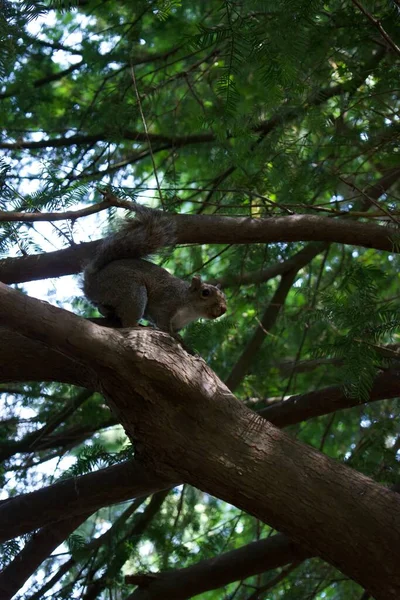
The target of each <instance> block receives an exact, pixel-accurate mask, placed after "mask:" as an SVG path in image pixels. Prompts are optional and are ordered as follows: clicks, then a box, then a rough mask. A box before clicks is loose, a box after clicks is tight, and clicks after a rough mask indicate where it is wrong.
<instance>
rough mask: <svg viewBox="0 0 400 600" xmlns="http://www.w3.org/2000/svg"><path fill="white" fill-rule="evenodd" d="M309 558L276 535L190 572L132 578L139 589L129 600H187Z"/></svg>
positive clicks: (205, 562) (194, 566) (215, 559)
mask: <svg viewBox="0 0 400 600" xmlns="http://www.w3.org/2000/svg"><path fill="white" fill-rule="evenodd" d="M309 556H310V553H309V552H307V551H306V550H304V549H303V548H301V547H300V546H299V545H298V544H295V543H294V542H293V541H291V540H289V539H288V538H287V537H286V536H285V535H275V536H274V537H271V538H268V539H265V540H260V541H258V542H253V543H251V544H247V545H246V546H243V547H242V548H239V549H238V550H232V551H231V552H225V553H224V554H221V555H219V556H216V557H215V558H210V559H208V560H202V561H200V562H198V563H197V564H195V565H193V566H191V567H187V568H186V569H176V570H174V571H172V572H167V573H159V574H154V575H153V574H151V575H128V576H127V577H126V578H125V581H126V582H127V583H132V584H135V585H137V586H139V589H137V590H135V591H134V592H133V594H131V595H130V596H129V597H128V598H127V600H186V599H187V598H192V597H193V596H196V595H197V594H201V593H203V592H207V591H209V590H213V589H216V588H219V587H222V586H223V585H228V584H229V583H232V582H233V581H238V580H240V579H246V578H247V577H251V576H252V575H256V574H258V573H262V572H264V571H268V570H270V569H275V568H277V567H282V566H283V565H285V564H287V563H289V562H293V561H298V560H303V559H304V558H307V557H309Z"/></svg>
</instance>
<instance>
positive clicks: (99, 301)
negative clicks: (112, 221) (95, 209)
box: [83, 205, 226, 336]
mask: <svg viewBox="0 0 400 600" xmlns="http://www.w3.org/2000/svg"><path fill="white" fill-rule="evenodd" d="M135 212H136V218H135V219H126V220H125V223H124V224H123V225H122V227H121V228H120V229H119V230H118V231H117V232H116V233H115V234H112V235H110V236H109V237H107V238H105V240H104V241H103V242H102V243H101V244H100V246H99V248H98V249H97V251H96V255H95V257H94V259H93V260H92V261H91V262H89V263H88V264H87V266H86V267H85V269H84V273H83V291H84V293H85V295H86V297H87V298H88V299H89V300H90V301H91V302H92V304H94V305H95V306H96V307H97V308H98V310H99V311H100V313H101V314H102V315H104V316H106V317H108V318H110V319H112V320H114V321H117V322H119V323H120V324H121V325H122V326H123V327H135V326H136V325H138V321H139V320H140V319H141V318H142V317H144V318H145V319H147V320H148V321H150V322H151V323H152V324H153V325H155V326H156V327H157V328H158V329H161V330H162V331H167V332H168V333H170V334H171V335H175V336H176V335H177V332H178V331H179V330H180V329H182V327H185V326H186V325H188V324H189V323H191V322H192V321H195V320H196V319H199V318H201V317H203V318H205V319H217V318H218V317H220V316H221V315H223V314H224V313H225V312H226V298H225V294H224V293H223V292H222V291H221V290H220V289H219V288H218V287H217V286H214V285H209V284H207V283H203V282H202V281H201V279H200V277H198V276H196V277H193V278H192V281H191V283H188V282H186V281H183V280H182V279H179V278H177V277H174V276H173V275H171V274H170V273H168V271H166V270H165V269H163V268H162V267H160V266H158V265H156V264H154V263H152V262H149V261H148V260H143V259H144V258H146V257H148V256H149V255H151V254H153V253H155V252H156V251H157V250H159V249H160V248H163V247H165V246H174V244H175V243H176V233H175V224H174V221H173V219H171V217H170V216H168V215H167V214H166V213H163V212H162V211H158V210H153V209H150V208H147V207H143V206H141V205H136V208H135Z"/></svg>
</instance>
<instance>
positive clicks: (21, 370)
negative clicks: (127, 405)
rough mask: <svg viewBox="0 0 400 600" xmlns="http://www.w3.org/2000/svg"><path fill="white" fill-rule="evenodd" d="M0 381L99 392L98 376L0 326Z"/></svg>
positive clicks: (73, 361)
mask: <svg viewBox="0 0 400 600" xmlns="http://www.w3.org/2000/svg"><path fill="white" fill-rule="evenodd" d="M0 381H1V382H2V383H7V382H20V381H21V382H22V381H59V382H61V383H71V384H72V385H76V386H80V387H86V388H89V389H98V379H97V375H96V373H95V372H94V371H93V370H92V369H91V368H90V367H88V366H85V365H83V364H82V363H81V362H80V361H77V360H73V359H72V358H69V357H68V356H66V355H65V354H63V353H62V352H57V350H55V349H49V348H48V347H47V346H46V345H45V344H42V343H41V342H39V341H37V340H32V339H29V338H27V337H24V336H23V335H20V334H19V333H16V332H15V331H11V330H10V329H7V328H5V327H2V326H1V325H0Z"/></svg>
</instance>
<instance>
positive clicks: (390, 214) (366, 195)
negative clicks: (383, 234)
mask: <svg viewBox="0 0 400 600" xmlns="http://www.w3.org/2000/svg"><path fill="white" fill-rule="evenodd" d="M339 179H340V181H343V183H345V184H346V185H348V186H349V187H351V188H353V189H354V190H357V192H359V193H360V194H361V195H362V196H364V198H366V199H367V200H368V201H369V202H371V204H373V205H374V206H376V208H378V209H379V210H381V211H382V212H383V213H384V214H385V215H386V216H387V217H389V219H390V220H391V221H393V223H396V225H400V221H398V220H397V219H396V218H395V217H394V216H393V214H392V213H391V212H389V211H388V210H387V209H386V208H385V207H384V206H382V204H381V203H379V202H377V201H376V200H375V198H372V196H369V195H368V194H367V193H366V192H364V191H363V190H362V189H361V188H359V187H357V186H356V184H355V183H352V182H350V181H347V180H346V179H345V178H344V177H342V176H341V175H339Z"/></svg>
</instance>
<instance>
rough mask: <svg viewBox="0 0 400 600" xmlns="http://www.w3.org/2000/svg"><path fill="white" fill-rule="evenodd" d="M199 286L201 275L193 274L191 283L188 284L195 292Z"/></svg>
mask: <svg viewBox="0 0 400 600" xmlns="http://www.w3.org/2000/svg"><path fill="white" fill-rule="evenodd" d="M200 288H201V277H199V276H198V275H195V276H194V277H193V278H192V283H191V286H190V289H191V290H192V291H193V292H195V291H197V290H199V289H200Z"/></svg>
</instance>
